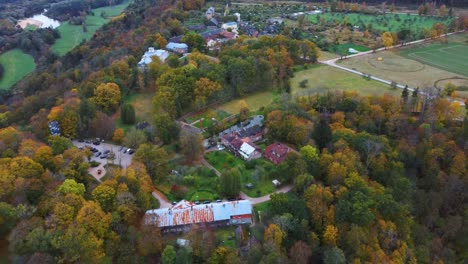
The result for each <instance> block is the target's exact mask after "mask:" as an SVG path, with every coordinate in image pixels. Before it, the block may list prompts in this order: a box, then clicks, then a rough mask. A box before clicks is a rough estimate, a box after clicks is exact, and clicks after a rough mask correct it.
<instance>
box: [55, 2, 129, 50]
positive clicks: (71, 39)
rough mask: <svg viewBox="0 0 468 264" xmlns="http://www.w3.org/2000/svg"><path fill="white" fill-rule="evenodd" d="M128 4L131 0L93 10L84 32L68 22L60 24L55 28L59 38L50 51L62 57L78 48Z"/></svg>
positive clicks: (88, 17)
mask: <svg viewBox="0 0 468 264" xmlns="http://www.w3.org/2000/svg"><path fill="white" fill-rule="evenodd" d="M130 2H131V0H126V1H124V2H123V3H122V4H119V5H115V6H109V7H100V8H96V9H93V13H92V14H90V15H87V16H86V28H87V31H86V32H84V31H83V26H81V25H71V24H70V23H69V22H68V21H67V22H65V23H62V24H61V25H60V26H59V27H58V28H57V30H58V31H59V32H60V38H59V39H57V41H56V42H55V43H54V45H52V51H53V52H54V53H56V54H57V55H60V56H63V55H65V54H66V53H67V52H69V51H71V50H72V49H73V48H74V47H76V46H78V45H79V44H80V43H81V42H82V41H88V40H89V39H91V37H92V36H93V35H94V33H95V32H96V31H97V30H98V29H99V28H100V27H102V26H103V25H104V24H106V23H107V22H109V21H110V20H111V19H112V17H115V16H118V15H119V14H120V13H122V11H123V10H124V9H125V8H126V7H127V6H128V5H129V4H130ZM101 14H102V15H103V16H102V15H101Z"/></svg>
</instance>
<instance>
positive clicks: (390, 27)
mask: <svg viewBox="0 0 468 264" xmlns="http://www.w3.org/2000/svg"><path fill="white" fill-rule="evenodd" d="M322 18H323V19H324V20H325V23H333V24H342V23H343V21H344V20H345V19H346V22H347V23H350V24H351V25H353V26H358V27H360V28H361V29H364V28H366V27H367V26H368V25H371V26H372V28H373V29H376V30H378V31H382V32H383V31H398V29H400V28H401V27H406V28H410V29H411V31H413V32H420V31H421V30H422V29H424V28H431V27H432V25H433V24H434V23H436V22H441V23H443V24H445V25H447V26H448V25H449V24H450V22H451V18H440V17H428V16H414V15H402V14H385V15H367V14H359V13H349V14H345V13H323V14H316V15H309V21H310V22H311V23H313V24H319V23H320V20H321V19H322Z"/></svg>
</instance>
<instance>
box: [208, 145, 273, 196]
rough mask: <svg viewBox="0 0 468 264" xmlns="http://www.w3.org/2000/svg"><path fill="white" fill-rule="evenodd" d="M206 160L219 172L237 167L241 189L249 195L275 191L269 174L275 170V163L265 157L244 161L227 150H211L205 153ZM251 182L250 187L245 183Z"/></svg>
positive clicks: (261, 194) (260, 194)
mask: <svg viewBox="0 0 468 264" xmlns="http://www.w3.org/2000/svg"><path fill="white" fill-rule="evenodd" d="M205 158H206V160H207V161H208V162H209V163H210V164H211V165H213V167H215V168H216V169H217V170H218V171H220V172H221V173H222V172H223V171H224V170H226V169H230V168H237V169H238V170H239V171H240V173H241V190H242V192H244V193H245V194H247V195H248V196H250V197H260V196H264V195H267V194H269V193H272V192H274V191H275V187H274V186H273V184H272V183H271V179H270V177H269V176H270V175H271V174H272V173H274V172H275V165H273V164H272V163H271V162H269V161H268V160H266V159H256V160H252V161H244V160H242V159H240V158H238V157H235V156H234V155H233V154H232V153H230V152H227V151H213V152H208V153H206V155H205ZM248 183H252V184H253V187H252V188H247V186H246V184H248Z"/></svg>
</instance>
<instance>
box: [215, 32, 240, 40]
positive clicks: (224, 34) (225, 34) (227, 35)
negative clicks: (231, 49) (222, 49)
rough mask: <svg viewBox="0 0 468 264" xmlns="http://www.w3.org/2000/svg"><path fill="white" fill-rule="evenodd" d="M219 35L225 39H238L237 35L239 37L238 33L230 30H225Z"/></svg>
mask: <svg viewBox="0 0 468 264" xmlns="http://www.w3.org/2000/svg"><path fill="white" fill-rule="evenodd" d="M219 36H221V37H224V39H226V40H232V39H236V38H237V37H239V36H238V35H237V34H236V33H234V32H228V31H223V32H221V33H219Z"/></svg>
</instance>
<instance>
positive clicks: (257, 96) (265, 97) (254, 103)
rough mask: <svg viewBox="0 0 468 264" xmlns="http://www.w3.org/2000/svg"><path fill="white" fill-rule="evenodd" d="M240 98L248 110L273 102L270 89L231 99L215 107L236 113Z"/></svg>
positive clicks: (238, 109)
mask: <svg viewBox="0 0 468 264" xmlns="http://www.w3.org/2000/svg"><path fill="white" fill-rule="evenodd" d="M242 100H243V101H244V102H246V103H247V106H248V107H249V109H250V111H255V110H257V109H259V108H260V107H264V106H267V105H269V104H271V102H273V93H272V92H271V91H266V92H259V93H254V94H252V95H249V96H246V97H243V98H239V99H235V100H231V101H229V102H227V103H225V104H222V105H220V106H218V107H217V108H218V109H219V110H223V111H225V112H227V113H230V114H238V113H239V111H240V108H241V103H240V101H242Z"/></svg>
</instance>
